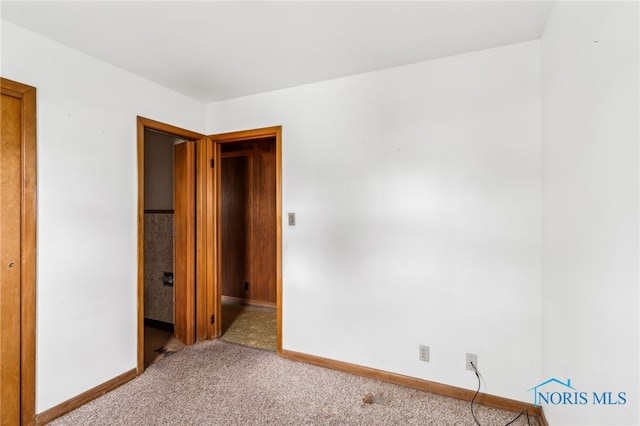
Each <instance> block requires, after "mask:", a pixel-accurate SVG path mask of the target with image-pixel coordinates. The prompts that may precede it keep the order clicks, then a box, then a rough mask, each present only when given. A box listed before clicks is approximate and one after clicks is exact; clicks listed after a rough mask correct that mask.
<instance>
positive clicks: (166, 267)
mask: <svg viewBox="0 0 640 426" xmlns="http://www.w3.org/2000/svg"><path fill="white" fill-rule="evenodd" d="M165 272H173V213H171V212H161V213H159V212H153V213H147V212H145V214H144V317H145V318H149V319H153V320H157V321H163V322H167V323H171V324H173V287H172V286H166V285H164V284H163V281H162V278H163V274H164V273H165Z"/></svg>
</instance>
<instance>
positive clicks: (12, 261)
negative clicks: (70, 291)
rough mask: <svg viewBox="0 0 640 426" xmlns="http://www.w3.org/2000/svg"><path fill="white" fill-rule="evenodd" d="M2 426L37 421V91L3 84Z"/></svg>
mask: <svg viewBox="0 0 640 426" xmlns="http://www.w3.org/2000/svg"><path fill="white" fill-rule="evenodd" d="M0 109H1V110H2V121H1V123H2V125H1V126H0V127H1V137H0V205H1V206H2V210H1V213H0V235H1V239H0V424H2V425H19V424H30V423H32V422H33V419H34V402H35V395H34V373H35V372H34V370H35V368H34V367H35V350H34V349H35V326H34V323H35V89H34V88H32V87H29V86H25V85H21V84H19V83H15V82H12V81H9V80H5V79H2V100H1V101H0Z"/></svg>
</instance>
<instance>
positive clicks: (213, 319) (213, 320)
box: [211, 314, 216, 324]
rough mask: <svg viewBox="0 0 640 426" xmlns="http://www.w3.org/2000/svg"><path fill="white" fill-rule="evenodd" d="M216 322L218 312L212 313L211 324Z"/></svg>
mask: <svg viewBox="0 0 640 426" xmlns="http://www.w3.org/2000/svg"><path fill="white" fill-rule="evenodd" d="M214 322H216V314H213V315H211V324H213V323H214Z"/></svg>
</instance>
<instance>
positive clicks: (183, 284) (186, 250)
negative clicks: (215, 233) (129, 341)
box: [137, 117, 206, 374]
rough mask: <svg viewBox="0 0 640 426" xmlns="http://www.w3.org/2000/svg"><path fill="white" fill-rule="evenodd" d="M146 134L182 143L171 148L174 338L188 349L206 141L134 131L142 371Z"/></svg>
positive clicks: (180, 133) (165, 129) (161, 126)
mask: <svg viewBox="0 0 640 426" xmlns="http://www.w3.org/2000/svg"><path fill="white" fill-rule="evenodd" d="M147 130H151V131H155V132H159V133H163V134H165V135H170V136H175V137H176V138H177V139H182V140H185V141H186V142H183V143H180V144H178V145H175V146H174V206H173V213H174V232H175V235H174V276H173V281H174V283H173V289H174V324H175V327H174V334H175V336H176V338H177V339H179V340H180V341H182V342H183V343H185V344H187V345H190V344H193V343H195V340H196V335H195V326H196V319H195V314H196V307H195V303H196V297H195V295H196V288H195V285H196V282H195V281H196V280H195V261H196V258H195V256H196V253H195V252H196V250H195V238H196V235H195V219H196V213H195V209H196V193H195V191H196V187H195V183H196V182H195V173H196V167H197V165H196V160H197V158H196V157H198V156H197V155H196V146H198V147H200V146H203V145H205V141H206V138H205V136H204V135H201V134H199V133H196V132H192V131H190V130H186V129H182V128H179V127H176V126H172V125H170V124H165V123H162V122H159V121H155V120H150V119H148V118H144V117H138V118H137V131H138V366H137V373H138V374H142V372H143V371H144V364H145V363H144V352H145V351H144V341H145V332H144V319H145V318H144V293H145V291H144V290H145V288H144V278H145V277H144V275H145V274H144V269H145V268H144V265H145V249H144V246H145V244H144V236H145V219H144V217H145V214H144V212H145V201H144V195H145V185H144V181H145V177H144V175H145V166H144V158H145V132H146V131H147Z"/></svg>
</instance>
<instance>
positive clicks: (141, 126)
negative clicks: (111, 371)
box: [136, 116, 206, 375]
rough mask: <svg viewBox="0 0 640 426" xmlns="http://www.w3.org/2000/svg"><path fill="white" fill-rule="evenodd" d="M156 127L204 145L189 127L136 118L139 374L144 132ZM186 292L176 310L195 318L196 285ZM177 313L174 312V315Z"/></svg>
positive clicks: (191, 328) (191, 332)
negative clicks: (182, 302) (184, 127)
mask: <svg viewBox="0 0 640 426" xmlns="http://www.w3.org/2000/svg"><path fill="white" fill-rule="evenodd" d="M145 130H155V131H158V132H162V133H167V134H170V135H175V136H176V137H180V138H184V139H189V140H195V141H196V150H197V149H198V147H199V146H202V145H206V137H205V136H204V135H201V134H199V133H196V132H192V131H190V130H186V129H182V128H180V127H175V126H172V125H170V124H165V123H161V122H159V121H155V120H151V119H148V118H144V117H140V116H138V117H137V139H138V141H137V143H138V146H137V154H138V291H137V293H138V358H137V366H136V371H137V374H138V375H140V374H142V372H143V371H144V152H145V151H144V131H145ZM185 290H186V293H187V294H188V295H193V296H194V297H187V298H186V301H187V303H186V305H185V306H178V305H175V306H177V308H178V309H182V308H184V310H185V311H184V316H185V317H187V318H195V312H196V306H195V304H196V302H195V298H196V296H195V294H196V293H195V292H196V289H195V288H187V289H185ZM174 309H175V308H174ZM176 316H177V315H176ZM186 327H187V332H186V333H187V336H189V338H188V339H187V341H186V342H184V343H186V344H188V345H190V344H193V343H195V320H194V321H193V322H191V323H189V322H188V323H187V324H186Z"/></svg>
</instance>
